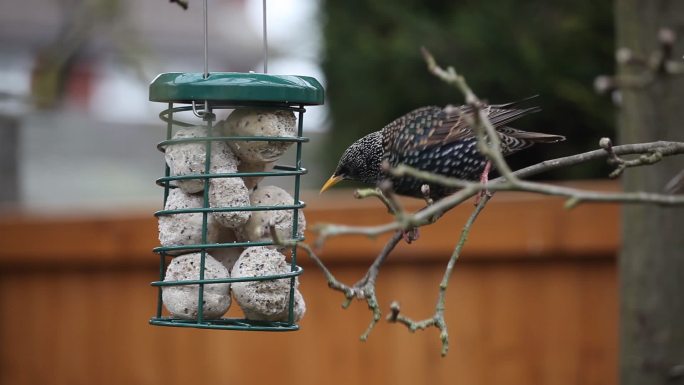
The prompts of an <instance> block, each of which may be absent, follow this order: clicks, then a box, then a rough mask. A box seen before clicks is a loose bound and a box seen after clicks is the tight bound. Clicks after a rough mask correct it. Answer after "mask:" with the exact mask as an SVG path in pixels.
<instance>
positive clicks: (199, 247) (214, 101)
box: [149, 2, 324, 331]
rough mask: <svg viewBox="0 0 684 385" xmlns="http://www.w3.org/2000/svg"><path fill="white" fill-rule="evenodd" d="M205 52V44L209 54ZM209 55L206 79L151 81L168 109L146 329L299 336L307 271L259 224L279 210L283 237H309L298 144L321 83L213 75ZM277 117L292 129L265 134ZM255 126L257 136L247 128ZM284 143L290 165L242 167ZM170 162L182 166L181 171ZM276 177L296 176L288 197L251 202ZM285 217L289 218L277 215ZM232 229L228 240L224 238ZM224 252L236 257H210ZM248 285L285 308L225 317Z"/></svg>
mask: <svg viewBox="0 0 684 385" xmlns="http://www.w3.org/2000/svg"><path fill="white" fill-rule="evenodd" d="M205 23H206V2H205ZM205 27H206V24H205ZM205 39H206V28H205ZM206 46H207V44H206V40H205V49H206ZM206 57H207V55H206V51H205V72H204V73H176V72H174V73H163V74H160V75H158V76H157V77H156V78H155V79H154V81H152V83H151V84H150V89H149V99H150V101H153V102H161V103H166V104H167V108H166V109H164V110H163V111H162V112H161V113H160V114H159V117H160V119H161V120H162V121H163V122H165V123H166V139H165V140H164V141H162V142H160V143H159V144H158V145H157V148H158V149H159V150H160V151H162V152H164V153H165V159H166V165H165V174H164V176H163V177H161V178H159V179H157V184H158V185H159V186H161V187H162V188H163V207H164V209H162V210H160V211H157V212H156V213H155V216H156V217H157V218H158V220H159V225H160V226H159V228H160V241H161V243H162V245H161V246H159V247H157V248H155V249H154V252H155V253H157V254H159V280H158V281H155V282H152V286H154V287H156V288H157V289H158V296H157V309H156V314H155V315H154V316H153V317H152V318H151V319H150V324H152V325H156V326H174V327H190V328H204V329H232V330H247V331H291V330H297V329H298V328H299V326H298V325H297V318H298V316H299V315H301V314H298V313H297V312H298V310H301V309H298V306H303V303H302V304H299V303H298V301H301V295H300V294H299V293H298V291H297V287H296V285H297V283H296V277H297V276H299V275H300V274H301V273H302V268H301V267H300V266H298V265H297V250H296V248H294V247H292V248H289V249H283V248H279V247H277V245H274V242H273V239H272V238H271V237H270V235H268V234H265V232H264V231H263V227H264V225H265V226H269V225H273V223H272V222H271V223H266V224H264V223H263V222H264V215H266V213H269V212H273V213H276V212H278V214H279V215H278V217H279V218H281V220H282V218H286V219H287V221H289V223H285V224H283V223H281V224H280V225H284V226H281V229H282V228H284V229H286V232H287V233H286V234H281V235H282V236H283V237H285V238H290V239H296V240H303V232H302V231H301V229H302V223H301V221H302V216H301V214H300V211H301V210H302V209H303V208H304V206H305V204H304V202H302V201H301V200H300V186H301V180H300V179H301V176H302V175H304V174H305V173H306V172H307V170H306V169H305V168H304V167H302V163H301V159H302V144H303V143H305V142H307V141H308V138H306V137H304V136H303V135H302V129H303V122H304V113H305V107H306V106H311V105H321V104H323V99H324V91H323V87H322V86H321V85H320V83H319V82H318V81H317V80H316V79H314V78H312V77H308V76H294V75H273V74H267V73H252V72H250V73H236V72H211V73H209V71H208V70H207V67H206ZM227 110H232V112H231V113H230V115H229V116H228V118H227V119H226V120H225V121H220V120H219V119H218V118H217V115H218V114H221V113H228V112H229V111H227ZM234 117H235V118H234ZM274 117H276V118H279V119H280V118H282V119H284V120H283V121H284V122H285V123H286V125H291V126H292V127H291V128H292V131H290V132H289V133H288V134H282V133H281V131H277V130H275V131H273V130H270V131H269V130H264V129H263V127H266V126H268V124H275V125H276V126H277V125H278V124H280V123H282V122H280V121H277V122H275V123H273V122H271V123H264V122H262V119H275V118H274ZM295 120H296V123H295ZM250 124H251V125H252V126H254V125H256V126H257V127H261V130H257V131H258V132H249V130H247V131H245V127H247V128H249V127H251V126H250ZM260 124H261V126H259V125H260ZM245 133H248V134H245ZM288 144H289V145H292V146H293V147H294V151H295V163H294V165H283V164H278V162H277V161H275V162H274V159H275V158H277V156H273V157H269V156H270V155H267V156H266V158H265V159H262V160H263V162H262V165H261V166H262V167H246V168H245V167H242V165H245V164H249V163H250V162H246V161H245V159H244V158H249V155H250V153H249V151H252V155H253V154H254V153H256V154H257V155H259V154H262V155H263V153H259V151H258V150H259V149H263V148H264V146H265V147H268V146H272V147H274V148H281V149H282V148H283V147H286V146H287V145H288ZM253 150H254V151H253ZM172 151H175V152H173V153H172ZM245 151H246V152H245ZM255 151H256V152H255ZM283 151H284V150H283ZM179 154H180V155H179ZM179 159H180V160H179ZM250 159H251V158H250ZM174 162H176V163H178V162H180V166H178V164H175V163H174ZM238 163H239V164H240V165H241V166H237V164H238ZM181 166H182V167H185V168H184V169H183V170H184V172H179V171H178V168H179V167H180V168H182V167H181ZM271 177H288V178H292V179H293V180H294V183H293V185H294V187H293V189H292V191H291V192H289V193H288V192H284V191H283V192H282V193H277V194H280V197H281V198H282V199H280V201H278V202H277V203H273V202H270V201H268V200H267V199H266V200H263V201H262V200H260V199H258V198H256V197H255V196H256V195H257V194H259V191H261V190H262V186H267V185H268V184H269V178H271ZM226 186H227V187H226ZM269 188H271V189H272V190H269V191H270V193H269V192H266V193H265V195H264V194H262V196H267V197H269V198H272V196H273V195H274V194H273V193H272V192H273V191H282V189H280V188H278V187H269ZM245 194H247V195H245ZM277 194H276V195H277ZM285 200H287V201H285ZM269 202H270V203H269ZM283 213H284V214H287V215H280V214H283ZM260 215H261V216H260ZM258 216H259V218H260V219H259V220H260V221H261V223H257V226H261V233H260V234H258V235H261V237H257V238H254V237H250V236H249V234H247V235H245V234H246V233H248V229H247V227H249V223H251V222H249V221H250V220H252V219H254V218H256V217H258ZM257 222H258V221H257ZM251 230H254V229H253V228H251ZM226 232H229V233H230V235H231V236H229V237H225V236H223V234H225V233H226ZM252 232H253V231H252ZM235 234H242V236H234V235H235ZM241 249H244V251H243V252H242V254H241V255H240V259H239V260H238V263H239V264H240V266H237V265H235V266H232V267H231V266H229V264H234V263H235V259H236V258H237V256H236V254H238V253H239V252H235V251H236V250H241ZM231 252H232V253H231ZM246 253H247V254H249V253H252V254H259V253H261V254H263V255H264V258H266V259H265V260H266V261H275V262H273V263H274V264H275V265H274V266H273V267H272V268H263V263H261V262H259V263H258V264H257V266H252V268H251V269H250V266H248V265H249V264H250V262H251V261H257V259H256V257H254V258H252V257H251V256H250V255H247V256H245V254H246ZM220 254H224V255H231V254H232V257H228V258H227V259H225V260H221V259H220V258H218V257H214V256H218V255H220ZM286 256H287V261H286ZM269 258H270V259H269ZM241 261H244V263H241ZM231 269H232V272H233V273H235V272H236V271H238V270H239V272H240V274H239V276H236V274H232V275H231V274H229V273H230V270H231ZM249 285H252V286H254V285H266V286H265V287H266V288H267V289H268V290H270V289H273V290H275V289H274V288H276V289H278V290H280V293H279V294H280V295H281V303H280V304H275V305H274V304H271V303H270V302H269V306H271V307H278V306H279V307H280V308H279V309H278V311H277V312H276V313H277V314H257V313H258V311H256V312H257V313H255V310H253V309H251V310H249V309H246V308H245V307H244V306H243V303H239V304H240V307H241V308H242V310H243V313H244V316H243V317H235V318H231V317H224V316H223V313H225V311H226V309H227V307H228V306H231V302H239V298H238V293H237V288H238V286H239V287H243V288H244V287H248V286H249ZM231 286H232V287H231ZM229 287H231V288H230V289H229ZM252 288H253V287H252ZM269 288H270V289H269ZM231 291H232V294H233V297H235V301H233V300H232V298H231ZM257 291H258V290H257ZM226 295H227V297H226ZM244 295H247V296H249V293H246V294H244ZM272 300H273V298H271V299H269V301H272ZM283 301H284V302H283ZM171 302H173V304H171ZM247 302H251V299H250V298H248V299H247ZM276 302H277V300H276ZM232 306H236V305H235V304H234V303H233V304H232ZM174 307H175V308H174ZM267 310H268V311H270V310H272V309H270V308H269V309H267Z"/></svg>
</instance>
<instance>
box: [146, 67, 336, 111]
mask: <svg viewBox="0 0 684 385" xmlns="http://www.w3.org/2000/svg"><path fill="white" fill-rule="evenodd" d="M323 96H324V91H323V86H321V83H319V82H318V80H316V79H314V78H312V77H309V76H294V75H270V74H261V73H241V72H215V73H211V74H209V76H208V77H207V78H206V79H205V78H204V74H202V73H183V72H169V73H163V74H160V75H158V76H157V77H156V78H155V79H154V80H153V81H152V83H151V84H150V101H153V102H166V103H168V102H174V103H191V102H192V101H193V100H194V101H204V100H209V101H221V102H256V103H259V102H278V103H289V104H305V105H319V104H323Z"/></svg>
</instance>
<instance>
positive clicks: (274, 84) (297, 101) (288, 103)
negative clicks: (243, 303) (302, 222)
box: [149, 72, 324, 331]
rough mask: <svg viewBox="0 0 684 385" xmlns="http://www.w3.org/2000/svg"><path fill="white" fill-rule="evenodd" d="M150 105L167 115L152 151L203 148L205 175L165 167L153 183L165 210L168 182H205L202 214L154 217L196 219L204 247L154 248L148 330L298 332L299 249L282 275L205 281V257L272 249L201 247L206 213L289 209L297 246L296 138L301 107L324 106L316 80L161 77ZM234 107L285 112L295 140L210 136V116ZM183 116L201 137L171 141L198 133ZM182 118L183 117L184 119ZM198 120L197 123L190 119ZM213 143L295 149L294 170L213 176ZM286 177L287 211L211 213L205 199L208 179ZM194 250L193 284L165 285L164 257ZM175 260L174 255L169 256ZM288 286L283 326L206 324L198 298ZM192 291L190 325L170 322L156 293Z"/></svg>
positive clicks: (234, 321) (300, 139) (229, 321)
mask: <svg viewBox="0 0 684 385" xmlns="http://www.w3.org/2000/svg"><path fill="white" fill-rule="evenodd" d="M149 99H150V101H154V102H162V103H168V108H167V109H165V110H163V111H162V112H161V113H160V115H159V117H160V119H161V120H162V121H164V122H166V140H164V141H162V142H160V143H159V144H158V145H157V148H158V149H159V150H160V151H162V152H163V151H164V149H165V148H166V146H168V145H171V144H177V143H189V142H202V143H205V145H206V147H205V152H206V157H205V170H204V173H200V174H193V175H182V176H171V175H170V167H169V166H168V165H165V176H164V177H162V178H159V179H157V184H158V185H160V186H162V187H163V189H164V200H163V202H164V207H165V206H166V200H167V197H168V195H169V191H170V189H172V188H175V187H174V185H173V182H174V181H177V180H182V179H200V180H203V183H204V190H203V193H202V194H203V207H201V208H186V209H177V210H160V211H157V212H156V213H155V216H157V217H160V216H168V215H178V214H188V213H201V214H202V238H201V239H202V242H201V243H200V244H187V245H178V246H167V247H161V246H160V247H157V248H155V249H154V252H155V253H157V254H159V280H158V281H155V282H152V283H151V285H152V286H154V287H157V288H158V296H157V310H156V314H155V315H154V316H153V317H152V318H151V319H150V321H149V322H150V324H152V325H157V326H173V327H190V328H203V329H232V330H251V331H292V330H298V329H299V326H298V325H297V324H296V322H295V319H294V294H295V278H296V277H297V276H299V275H300V274H301V273H302V271H303V270H302V268H301V267H300V266H298V265H297V250H296V248H292V250H291V254H290V261H289V262H290V266H291V271H290V272H288V273H285V274H278V275H267V276H258V277H240V278H222V279H205V277H204V275H205V259H206V256H207V254H208V253H209V252H210V250H215V249H221V248H237V247H244V248H246V247H252V246H269V245H273V242H271V241H263V242H232V243H207V222H208V216H209V214H210V213H214V212H222V211H261V210H263V211H266V210H292V211H293V215H292V221H293V223H292V238H293V239H298V240H303V238H301V237H298V236H297V229H298V223H297V222H298V211H299V210H302V209H303V208H304V207H305V204H304V202H302V201H301V200H300V199H299V196H300V185H301V183H300V179H301V176H302V175H304V174H306V172H307V170H306V169H305V168H304V167H302V164H301V158H302V144H303V143H305V142H307V141H308V138H306V137H304V136H302V129H303V118H304V112H305V111H306V110H305V106H310V105H321V104H323V100H324V91H323V87H322V86H321V84H320V83H319V82H318V81H317V80H316V79H314V78H311V77H307V76H285V75H270V74H261V73H230V72H228V73H226V72H223V73H211V74H202V73H164V74H160V75H159V76H157V78H156V79H155V80H154V81H152V83H151V84H150V94H149ZM236 108H252V109H255V108H265V109H280V110H289V111H292V112H294V113H295V115H296V117H297V136H294V137H290V136H287V137H273V136H214V135H213V132H212V129H213V128H214V122H215V120H216V115H215V114H214V111H216V110H224V109H236ZM184 112H193V113H194V115H195V116H197V117H198V118H199V119H201V124H202V125H204V126H205V127H206V128H207V136H206V137H197V138H181V139H172V138H173V133H174V128H177V127H190V126H197V125H198V124H193V123H191V122H188V121H186V120H184V119H181V118H179V117H178V116H179V115H183V114H181V113H184ZM185 115H187V114H185ZM196 120H197V119H196ZM213 141H271V142H278V141H285V142H292V143H294V144H295V151H296V160H295V165H276V166H275V167H274V168H273V170H272V171H263V172H237V173H212V172H211V160H210V158H211V147H212V146H211V143H212V142H213ZM274 176H280V177H292V178H294V191H293V194H292V196H293V198H294V201H293V202H292V204H291V205H277V206H243V207H211V206H210V204H209V199H208V191H209V180H210V179H212V178H239V177H265V178H268V177H274ZM197 250H199V251H200V268H199V279H194V280H182V281H164V278H165V273H166V268H167V264H168V261H169V260H170V258H173V257H175V256H177V254H184V252H197ZM172 254H173V255H172ZM276 279H287V280H289V281H290V282H289V287H290V293H289V294H290V296H289V303H288V319H287V321H274V322H272V321H256V320H249V319H246V318H219V319H205V317H204V314H203V313H204V306H202V305H201V304H203V303H204V302H203V299H204V298H203V296H204V291H205V290H204V289H205V285H212V284H218V283H234V282H245V281H264V280H276ZM178 285H198V286H199V290H198V291H197V292H198V298H197V304H198V306H197V308H198V309H197V312H198V313H197V318H196V319H193V320H188V319H180V318H174V317H172V316H169V315H165V314H164V306H163V301H162V289H163V287H168V286H178Z"/></svg>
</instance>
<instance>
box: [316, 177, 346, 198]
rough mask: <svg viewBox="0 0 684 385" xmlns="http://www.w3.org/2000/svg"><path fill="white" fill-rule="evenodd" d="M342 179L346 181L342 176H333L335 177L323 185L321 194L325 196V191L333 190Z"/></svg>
mask: <svg viewBox="0 0 684 385" xmlns="http://www.w3.org/2000/svg"><path fill="white" fill-rule="evenodd" d="M342 179H344V178H343V177H342V175H333V176H331V177H330V179H328V181H327V182H325V184H324V185H323V187H321V192H320V194H323V192H324V191H325V190H327V189H329V188H331V187H332V186H334V185H336V184H338V183H339V182H340V181H341V180H342Z"/></svg>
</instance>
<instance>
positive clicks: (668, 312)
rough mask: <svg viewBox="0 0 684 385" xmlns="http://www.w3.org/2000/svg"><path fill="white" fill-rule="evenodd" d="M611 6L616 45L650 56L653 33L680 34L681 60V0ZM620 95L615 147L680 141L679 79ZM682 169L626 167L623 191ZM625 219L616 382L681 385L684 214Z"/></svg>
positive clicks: (644, 212)
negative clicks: (614, 8)
mask: <svg viewBox="0 0 684 385" xmlns="http://www.w3.org/2000/svg"><path fill="white" fill-rule="evenodd" d="M615 4H616V21H617V44H618V47H626V48H629V49H630V50H632V52H633V53H634V54H636V55H641V56H648V55H650V54H651V53H652V52H654V51H657V50H658V49H659V47H660V43H659V41H658V31H659V30H660V29H661V28H663V27H668V28H671V29H672V30H673V31H675V32H677V34H678V35H679V40H678V41H677V43H676V44H675V46H674V50H673V52H674V53H673V60H678V61H681V60H682V54H684V0H616V3H615ZM619 71H620V73H621V74H627V73H633V72H632V71H635V69H629V68H621V69H619ZM622 96H623V103H622V107H621V109H620V113H619V131H620V135H619V139H620V140H619V142H620V143H635V142H646V141H655V140H660V139H662V140H678V141H684V76H678V77H672V76H668V75H662V76H657V77H656V80H655V82H654V83H653V84H651V85H650V86H648V87H646V88H645V89H639V90H622ZM683 169H684V159H683V158H682V157H674V158H672V159H667V160H666V161H663V162H661V163H658V164H656V165H654V166H647V167H640V168H635V169H629V170H627V171H626V173H625V176H624V188H625V189H626V190H630V191H633V190H646V191H657V192H662V191H663V187H664V186H665V185H666V184H667V182H668V181H669V180H670V179H672V178H673V177H674V176H675V175H676V174H677V173H678V172H680V171H681V170H683ZM622 214H623V218H622V223H623V225H622V226H623V230H622V235H623V241H622V252H621V255H620V261H619V272H620V294H621V306H620V319H621V321H620V323H621V324H620V344H621V346H620V384H622V385H631V384H634V385H651V384H663V385H664V384H668V385H672V384H684V209H682V208H668V207H654V206H646V205H631V206H625V207H624V209H623V212H622Z"/></svg>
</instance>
